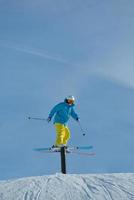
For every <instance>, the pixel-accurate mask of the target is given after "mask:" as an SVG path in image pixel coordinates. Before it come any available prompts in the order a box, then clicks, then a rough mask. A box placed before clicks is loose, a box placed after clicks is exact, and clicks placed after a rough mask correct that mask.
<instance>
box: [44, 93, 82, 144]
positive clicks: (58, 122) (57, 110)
mask: <svg viewBox="0 0 134 200" xmlns="http://www.w3.org/2000/svg"><path fill="white" fill-rule="evenodd" d="M74 106H75V98H74V96H71V95H70V96H68V97H66V98H65V100H64V102H61V103H59V104H57V105H56V106H54V108H53V109H52V110H51V111H50V114H49V116H48V118H47V121H48V122H50V121H51V119H52V117H53V116H54V121H53V123H54V126H55V129H56V141H55V144H54V145H53V147H61V146H66V145H67V142H68V140H69V138H70V130H69V128H68V126H67V122H68V120H69V118H70V116H71V117H73V118H74V119H75V120H76V121H79V116H78V115H77V113H76V112H75V111H74Z"/></svg>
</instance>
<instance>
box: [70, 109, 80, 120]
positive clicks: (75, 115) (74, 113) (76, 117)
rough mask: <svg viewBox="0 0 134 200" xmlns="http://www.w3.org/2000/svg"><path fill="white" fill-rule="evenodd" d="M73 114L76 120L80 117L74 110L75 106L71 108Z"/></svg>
mask: <svg viewBox="0 0 134 200" xmlns="http://www.w3.org/2000/svg"><path fill="white" fill-rule="evenodd" d="M71 116H72V117H73V118H74V119H75V120H78V119H79V116H78V115H77V113H76V112H75V111H74V109H73V108H72V110H71Z"/></svg>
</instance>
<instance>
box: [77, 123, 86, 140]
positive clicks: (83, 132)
mask: <svg viewBox="0 0 134 200" xmlns="http://www.w3.org/2000/svg"><path fill="white" fill-rule="evenodd" d="M78 124H79V127H80V130H81V132H82V135H83V136H85V135H86V134H85V131H84V129H83V128H82V125H81V123H80V121H78Z"/></svg>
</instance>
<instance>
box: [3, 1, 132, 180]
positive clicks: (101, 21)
mask: <svg viewBox="0 0 134 200" xmlns="http://www.w3.org/2000/svg"><path fill="white" fill-rule="evenodd" d="M133 10H134V1H133V0H112V1H108V0H102V1H98V0H68V1H67V0H56V1H54V0H38V1H35V0H23V1H20V0H13V1H9V0H0V85H1V87H0V111H1V115H0V134H1V137H0V138H1V139H0V152H1V155H0V163H1V165H0V179H8V178H15V177H22V176H32V175H41V174H52V173H55V172H57V171H58V170H59V165H58V162H59V160H58V156H55V155H54V156H48V155H47V156H46V155H45V156H42V155H41V158H40V155H38V154H36V153H35V152H33V150H32V149H33V148H34V147H40V146H41V147H42V146H51V145H52V144H53V143H54V140H55V132H54V129H53V126H52V124H47V123H42V122H36V121H35V122H34V121H28V120H26V117H27V116H29V115H30V116H40V117H47V116H48V113H49V111H50V109H51V108H52V107H53V106H54V105H55V104H56V103H58V102H59V101H62V100H63V99H64V98H65V96H66V95H68V94H73V95H74V96H76V99H77V101H76V104H77V112H78V113H79V115H80V117H81V123H82V124H83V126H84V128H85V129H86V131H87V135H86V137H85V138H83V137H82V136H81V132H80V129H79V127H78V125H77V123H75V122H74V121H73V120H71V122H70V125H69V126H70V128H71V130H72V138H71V140H70V144H71V145H77V144H80V145H84V144H86V145H88V144H93V145H94V151H95V152H96V157H94V158H90V159H89V158H86V157H84V158H83V157H78V156H76V157H73V156H70V157H69V156H68V163H69V166H68V171H69V173H95V172H100V173H101V172H105V173H107V172H133V169H134V162H133V155H132V152H133V151H134V147H133V139H134V136H133V130H134V122H133V118H134V108H133V102H134V79H133V74H134V67H133V66H134V59H133V52H134V37H133V35H134V12H133ZM82 163H83V165H82ZM31 167H32V169H31Z"/></svg>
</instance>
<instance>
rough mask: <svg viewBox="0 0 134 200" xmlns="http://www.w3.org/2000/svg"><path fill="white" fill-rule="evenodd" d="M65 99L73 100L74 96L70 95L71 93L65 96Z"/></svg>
mask: <svg viewBox="0 0 134 200" xmlns="http://www.w3.org/2000/svg"><path fill="white" fill-rule="evenodd" d="M66 99H67V100H72V101H75V98H74V96H72V95H69V96H67V97H66Z"/></svg>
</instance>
